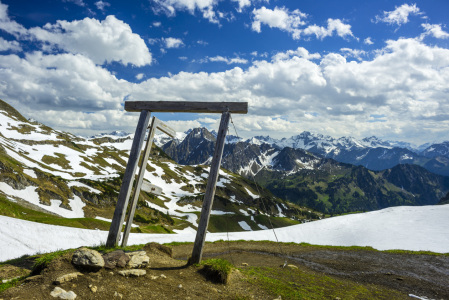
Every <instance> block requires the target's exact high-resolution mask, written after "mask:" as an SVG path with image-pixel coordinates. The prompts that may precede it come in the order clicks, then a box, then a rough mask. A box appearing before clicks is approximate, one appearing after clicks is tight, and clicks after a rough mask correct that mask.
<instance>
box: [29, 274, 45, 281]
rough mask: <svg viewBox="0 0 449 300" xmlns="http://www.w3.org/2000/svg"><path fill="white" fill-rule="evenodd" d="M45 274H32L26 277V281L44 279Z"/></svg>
mask: <svg viewBox="0 0 449 300" xmlns="http://www.w3.org/2000/svg"><path fill="white" fill-rule="evenodd" d="M42 278H43V276H42V275H34V276H30V277H27V278H25V282H31V281H37V280H39V279H42Z"/></svg>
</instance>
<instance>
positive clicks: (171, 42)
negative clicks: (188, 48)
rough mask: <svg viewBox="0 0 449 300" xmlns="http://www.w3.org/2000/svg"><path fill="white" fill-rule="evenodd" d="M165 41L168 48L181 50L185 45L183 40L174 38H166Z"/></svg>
mask: <svg viewBox="0 0 449 300" xmlns="http://www.w3.org/2000/svg"><path fill="white" fill-rule="evenodd" d="M163 41H164V44H165V47H166V48H179V47H182V46H183V45H184V43H183V41H182V40H181V39H177V38H172V37H168V38H164V39H163Z"/></svg>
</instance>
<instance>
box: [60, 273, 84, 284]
mask: <svg viewBox="0 0 449 300" xmlns="http://www.w3.org/2000/svg"><path fill="white" fill-rule="evenodd" d="M78 276H83V274H82V273H80V272H75V273H69V274H65V275H62V276H59V277H58V278H56V280H55V281H53V284H61V283H63V282H69V281H72V280H73V279H76V278H77V277H78Z"/></svg>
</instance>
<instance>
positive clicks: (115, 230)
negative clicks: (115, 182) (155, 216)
mask: <svg viewBox="0 0 449 300" xmlns="http://www.w3.org/2000/svg"><path fill="white" fill-rule="evenodd" d="M150 115H151V113H150V112H149V111H147V110H142V111H141V113H140V117H139V122H138V123H137V127H136V132H135V135H134V140H133V144H132V147H131V152H130V154H129V159H128V164H127V165H126V170H125V174H124V176H123V181H122V186H121V187H120V193H119V196H118V200H117V205H116V207H115V211H114V217H113V218H112V223H111V227H110V228H109V234H108V239H107V241H106V246H107V247H115V246H117V245H118V242H119V239H120V232H121V231H122V224H123V221H124V219H125V213H126V208H127V206H128V199H129V196H130V194H131V189H132V185H133V181H134V174H135V173H136V167H137V164H138V161H139V156H140V150H141V149H142V144H143V141H144V139H145V133H146V130H147V127H148V123H149V122H150Z"/></svg>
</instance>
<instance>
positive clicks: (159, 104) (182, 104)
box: [125, 101, 248, 114]
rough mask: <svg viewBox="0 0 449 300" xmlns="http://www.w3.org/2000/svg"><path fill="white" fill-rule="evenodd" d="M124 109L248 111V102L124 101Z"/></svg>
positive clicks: (210, 111) (198, 111)
mask: <svg viewBox="0 0 449 300" xmlns="http://www.w3.org/2000/svg"><path fill="white" fill-rule="evenodd" d="M125 110H126V111H142V110H148V111H151V112H190V113H223V112H227V111H229V112H230V113H233V114H246V113H248V102H191V101H125Z"/></svg>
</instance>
